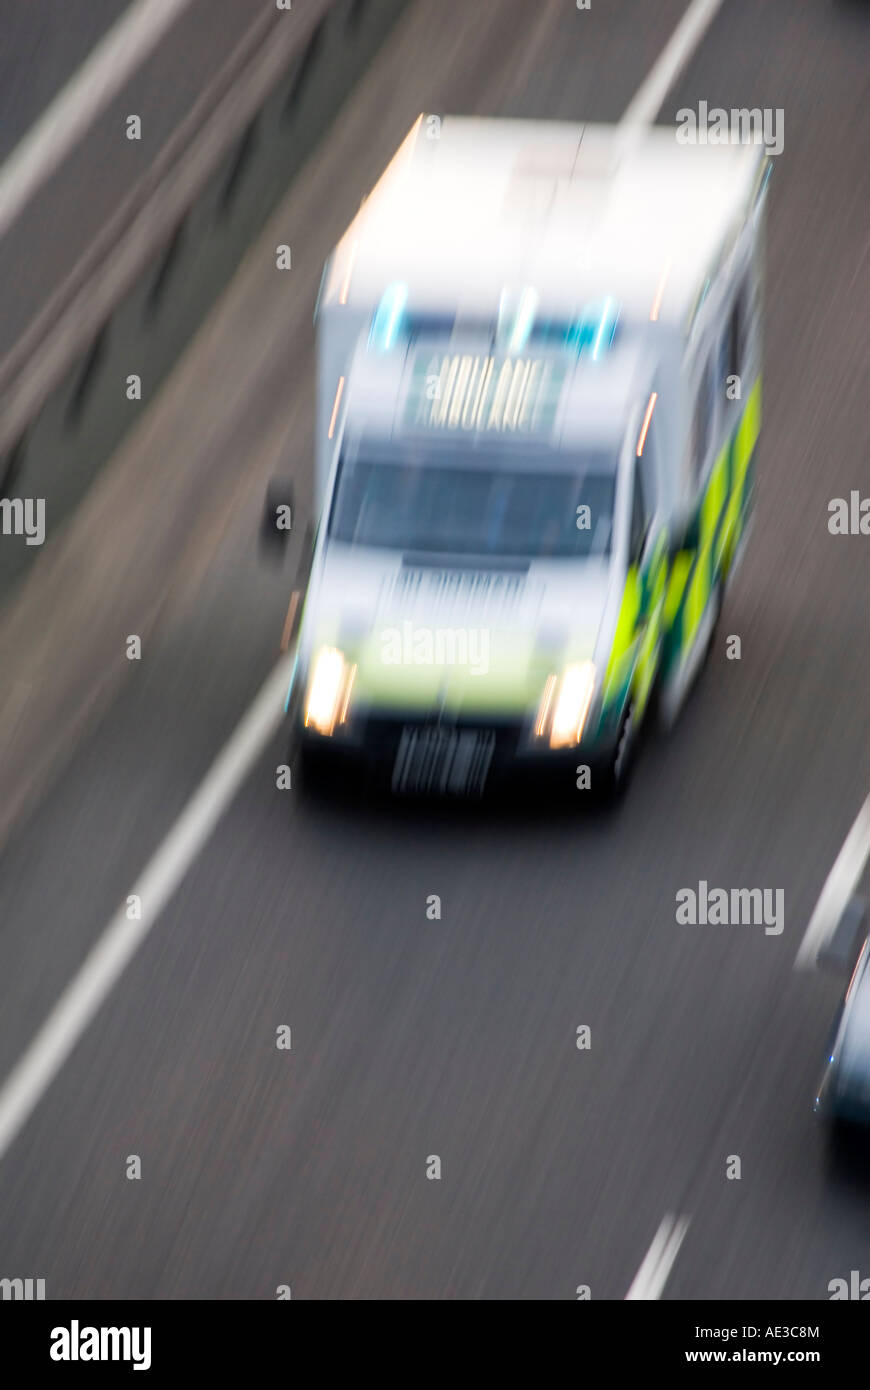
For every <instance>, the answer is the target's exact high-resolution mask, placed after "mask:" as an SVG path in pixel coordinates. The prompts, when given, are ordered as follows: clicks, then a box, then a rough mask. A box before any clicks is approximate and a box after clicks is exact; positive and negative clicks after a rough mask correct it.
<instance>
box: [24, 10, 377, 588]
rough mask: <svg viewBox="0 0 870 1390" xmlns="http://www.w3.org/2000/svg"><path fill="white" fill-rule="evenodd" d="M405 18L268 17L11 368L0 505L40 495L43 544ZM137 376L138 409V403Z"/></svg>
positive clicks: (272, 13)
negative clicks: (132, 392)
mask: <svg viewBox="0 0 870 1390" xmlns="http://www.w3.org/2000/svg"><path fill="white" fill-rule="evenodd" d="M403 8H404V0H298V3H297V4H294V5H293V8H292V11H287V10H279V9H278V8H277V6H275V8H274V9H273V8H270V7H266V6H264V7H263V9H262V13H261V15H260V16H259V17H258V19H257V21H256V22H255V23H254V24H253V25H252V26H251V29H250V30H249V31H248V33H247V34H246V35H245V38H244V40H243V42H242V43H241V44H240V45H239V47H238V48H237V49H236V51H235V52H234V53H233V54H232V55H231V56H230V58H229V59H228V60H227V62H226V63H225V64H224V66H223V68H222V69H221V70H220V71H219V72H218V74H217V75H216V76H215V79H214V80H213V81H212V82H211V83H210V84H209V86H208V88H207V89H206V90H205V91H203V93H202V95H201V97H200V98H199V99H198V100H197V102H196V104H195V106H194V107H193V109H192V110H191V112H190V114H189V116H188V117H187V118H186V119H185V120H184V121H183V122H181V123H180V125H179V127H178V128H177V130H176V131H175V132H174V134H173V136H172V137H171V139H170V140H169V141H168V142H167V144H166V146H165V147H164V149H163V150H162V151H161V153H160V154H159V155H158V157H157V158H156V159H155V161H154V163H153V165H152V166H151V168H150V170H149V171H148V174H147V175H146V176H145V178H143V180H142V181H141V183H140V184H139V185H138V186H137V187H136V189H135V190H134V191H133V192H132V193H131V194H130V195H129V197H128V198H127V199H125V200H124V202H123V203H122V204H121V206H120V207H119V208H118V209H117V212H116V213H115V215H114V216H113V218H112V219H111V221H110V222H108V223H107V224H106V225H105V226H104V227H103V229H102V231H101V234H100V236H99V238H97V239H96V241H95V242H94V244H93V245H92V246H91V247H90V248H89V251H88V253H87V254H86V255H85V256H84V257H83V258H82V259H81V260H80V261H79V263H78V264H77V265H76V266H75V267H74V268H73V270H72V271H71V272H70V275H69V276H68V278H67V279H66V281H65V282H64V283H63V284H62V285H61V286H60V288H59V289H58V290H57V292H56V293H55V294H54V295H53V296H52V297H51V298H50V300H49V302H48V303H47V304H46V305H45V306H44V308H43V309H42V311H41V312H40V314H39V316H38V317H37V318H36V319H35V320H34V322H33V323H32V324H31V325H30V327H29V328H28V330H27V332H26V333H25V334H24V335H23V337H22V338H21V340H20V341H19V342H18V343H17V344H16V346H15V348H14V350H13V351H12V352H11V353H10V354H8V356H7V357H6V358H5V359H4V361H3V363H2V366H0V498H29V499H37V498H41V499H44V500H45V523H46V533H47V535H50V534H51V533H52V531H54V530H55V529H56V527H57V526H58V525H59V524H60V523H61V522H62V521H63V520H64V518H65V517H67V516H69V515H70V513H71V512H72V511H73V510H74V508H75V506H76V504H77V502H78V501H79V500H80V499H81V497H82V496H83V495H84V494H85V492H86V491H87V489H88V487H89V486H90V484H91V482H92V481H93V479H94V477H95V475H96V474H97V472H98V470H99V469H100V467H101V465H102V464H103V463H104V462H105V461H106V460H107V459H108V458H109V457H110V455H111V454H112V452H113V451H114V449H115V448H116V446H117V444H118V442H119V441H120V439H121V438H122V436H123V435H124V434H125V433H126V431H127V430H128V429H129V428H130V427H131V425H133V424H134V423H135V422H136V420H137V419H138V417H139V415H140V413H141V412H142V411H143V410H144V409H146V408H147V406H148V404H149V402H150V401H152V400H153V399H154V396H155V394H156V391H157V389H158V387H159V385H160V383H161V381H162V380H163V379H164V378H165V377H166V375H167V373H168V372H169V370H170V369H171V367H172V365H173V363H174V362H175V361H176V359H177V358H178V356H179V354H180V352H181V351H182V349H183V348H184V346H185V345H186V343H187V342H188V341H189V339H190V338H191V336H192V334H193V333H194V331H195V330H196V329H197V327H198V326H199V325H200V323H201V322H202V320H203V318H204V317H205V315H206V313H207V311H208V309H209V308H210V307H211V305H212V303H213V302H214V300H215V298H216V297H217V296H218V295H219V294H220V292H221V290H222V289H223V288H224V287H225V285H226V284H227V283H228V281H229V280H230V278H231V276H232V274H233V272H234V270H235V268H236V266H237V265H238V263H239V261H240V260H241V258H242V256H243V254H244V252H245V250H246V249H247V247H248V246H249V244H250V243H251V241H252V240H253V239H254V238H255V236H256V235H257V233H258V232H259V231H260V229H261V228H262V226H263V225H264V223H265V222H266V219H267V218H268V216H269V214H270V212H271V211H272V210H273V208H274V207H275V206H276V205H277V203H278V201H279V199H280V197H281V195H282V194H283V193H284V192H285V191H286V188H287V186H288V184H289V183H290V181H291V180H292V179H293V177H294V175H295V174H296V173H297V171H298V170H299V168H300V167H301V165H302V164H303V162H304V161H305V160H306V159H307V158H308V156H309V155H310V154H311V153H312V151H313V149H314V147H315V145H316V143H317V141H318V139H319V138H320V136H321V135H322V134H323V132H324V131H325V130H326V128H327V127H328V125H329V123H330V122H331V120H332V118H333V117H334V116H335V114H336V113H337V111H338V109H339V107H340V106H341V104H342V102H343V101H344V99H345V97H346V96H347V94H348V92H349V90H350V88H351V87H352V86H353V84H354V82H355V81H356V80H357V79H358V78H359V77H360V76H361V74H362V73H363V71H364V70H365V68H366V66H367V65H368V63H369V61H370V60H371V58H372V56H373V55H374V53H375V52H376V51H377V49H378V47H379V45H380V44H381V42H382V41H383V39H384V38H385V36H386V34H387V33H388V31H389V29H390V28H391V27H392V24H393V22H394V21H395V20H396V19H397V18H398V16H399V14H400V13H401V11H402V9H403ZM291 255H292V246H291ZM131 374H135V375H137V376H138V377H139V378H140V380H141V383H142V394H141V399H140V400H135V399H134V400H131V399H128V394H127V387H126V382H127V378H128V377H129V376H130V375H131ZM4 539H5V537H4ZM39 553H40V552H39V547H38V546H32V545H27V544H25V543H24V541H23V539H22V538H21V537H17V538H16V540H15V542H14V543H12V544H4V545H2V546H0V601H3V600H5V599H7V598H8V596H9V594H10V590H11V589H12V587H13V585H14V584H15V583H16V581H18V580H20V579H21V577H22V576H23V575H24V573H25V571H26V570H27V568H28V566H29V564H30V563H32V561H33V559H34V558H35V556H37V555H38V554H39Z"/></svg>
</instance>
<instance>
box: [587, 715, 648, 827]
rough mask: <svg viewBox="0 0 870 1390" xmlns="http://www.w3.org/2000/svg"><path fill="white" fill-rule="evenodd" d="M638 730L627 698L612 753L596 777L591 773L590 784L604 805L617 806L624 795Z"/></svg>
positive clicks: (629, 778)
mask: <svg viewBox="0 0 870 1390" xmlns="http://www.w3.org/2000/svg"><path fill="white" fill-rule="evenodd" d="M639 732H640V729H639V725H638V720H637V718H636V717H635V712H634V702H633V701H632V700H631V699H629V700H627V701H626V706H625V709H624V710H623V712H622V718H621V720H620V721H619V733H618V734H617V738H616V746H615V747H614V750H613V755H612V757H611V759H610V761H609V762H607V763H605V764H604V766H603V767H602V768H601V769H600V771H599V772H598V775H597V777H595V776H594V774H593V783H592V785H593V787H597V790H598V794H599V797H600V800H601V802H602V804H603V805H604V806H617V805H618V804H619V803H620V802H621V801H622V798H623V796H624V795H625V792H626V790H627V788H628V784H629V782H630V781H631V774H632V772H633V770H634V762H635V755H636V753H637V741H638V734H639Z"/></svg>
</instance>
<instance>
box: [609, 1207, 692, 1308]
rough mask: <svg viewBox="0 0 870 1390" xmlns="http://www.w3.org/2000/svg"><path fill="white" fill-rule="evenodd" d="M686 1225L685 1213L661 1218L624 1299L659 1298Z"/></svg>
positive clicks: (686, 1217) (635, 1300)
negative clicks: (660, 1222)
mask: <svg viewBox="0 0 870 1390" xmlns="http://www.w3.org/2000/svg"><path fill="white" fill-rule="evenodd" d="M688 1229H689V1218H688V1216H679V1217H675V1216H666V1217H665V1218H664V1220H663V1221H662V1224H661V1225H660V1226H659V1228H658V1230H657V1231H656V1234H655V1238H654V1240H653V1243H652V1245H651V1246H650V1248H649V1250H648V1251H647V1254H646V1257H645V1259H644V1262H643V1264H642V1265H641V1267H640V1269H639V1270H638V1271H637V1274H636V1275H635V1276H634V1279H633V1281H632V1285H631V1288H630V1289H629V1291H628V1293H627V1294H626V1295H625V1299H624V1300H623V1301H624V1302H628V1301H629V1300H631V1301H634V1302H637V1301H640V1300H646V1301H653V1300H655V1299H657V1298H661V1296H662V1293H663V1291H664V1287H665V1284H666V1283H667V1282H668V1275H669V1274H670V1272H671V1269H672V1268H673V1263H674V1260H675V1259H676V1258H677V1254H678V1252H679V1249H680V1246H681V1245H682V1243H683V1238H684V1236H685V1234H686V1231H687V1230H688Z"/></svg>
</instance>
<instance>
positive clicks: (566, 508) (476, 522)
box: [329, 441, 616, 559]
mask: <svg viewBox="0 0 870 1390" xmlns="http://www.w3.org/2000/svg"><path fill="white" fill-rule="evenodd" d="M556 462H557V464H558V466H555V465H556ZM339 469H340V471H339V476H338V479H337V483H336V488H335V493H334V500H333V506H332V511H331V516H330V522H329V535H330V537H331V538H332V539H333V540H336V541H342V542H344V543H345V544H348V545H363V546H377V547H383V548H388V549H390V550H403V551H404V550H413V551H422V552H432V553H438V554H456V555H468V556H505V557H508V556H514V557H522V558H528V559H533V558H538V559H584V558H591V557H603V556H607V555H609V554H610V546H611V534H612V528H613V506H614V495H615V487H616V457H615V453H613V454H611V453H610V452H605V451H604V450H602V451H601V452H594V451H593V452H586V453H583V454H580V455H577V456H575V457H573V458H572V457H569V456H566V455H561V454H560V455H559V456H558V460H556V456H555V455H554V452H553V450H552V449H546V448H543V447H540V448H538V447H535V448H525V449H524V450H523V455H522V460H521V461H519V460H517V462H516V463H512V465H511V466H510V467H505V466H504V457H503V455H502V458H501V459H499V456H498V454H497V453H496V451H495V450H493V449H492V448H487V449H486V450H482V449H479V448H478V449H474V448H467V449H463V448H455V447H453V448H449V449H442V450H441V452H440V456H439V454H438V453H436V451H435V450H433V449H432V447H431V446H430V447H428V448H426V449H423V448H422V447H419V448H415V446H414V445H411V446H410V447H409V445H408V442H407V441H405V444H404V447H403V448H402V451H401V454H400V453H399V451H398V449H394V448H390V447H383V448H379V449H378V450H377V453H375V452H374V451H373V450H371V448H370V447H368V446H365V445H364V446H363V447H361V448H360V449H358V450H353V451H347V452H346V453H345V454H344V455H343V456H342V458H341V460H340V464H339Z"/></svg>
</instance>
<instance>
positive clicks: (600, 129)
mask: <svg viewBox="0 0 870 1390" xmlns="http://www.w3.org/2000/svg"><path fill="white" fill-rule="evenodd" d="M431 120H432V118H427V117H425V116H421V117H420V118H419V120H418V121H417V123H416V124H415V126H414V127H413V128H412V130H411V131H410V132H409V135H408V136H407V138H406V140H405V141H404V142H403V144H402V146H401V147H400V149H399V150H398V151H397V153H396V155H395V157H394V158H393V160H392V161H391V163H390V165H389V166H388V168H387V169H386V170H385V172H384V174H383V175H382V177H381V179H380V180H379V181H378V183H377V184H376V185H375V188H374V189H373V191H372V193H371V194H370V195H369V197H368V198H367V199H366V200H365V202H364V203H363V205H362V207H361V209H360V211H359V213H358V215H357V217H356V218H355V219H354V221H353V223H352V224H351V226H350V228H349V229H348V231H347V233H346V234H345V236H344V237H343V238H342V241H341V242H340V243H339V246H338V247H337V248H336V251H335V253H334V256H333V259H332V263H331V266H330V269H329V273H328V276H327V279H326V281H325V283H324V294H323V300H322V305H321V307H324V308H325V307H328V306H331V305H333V304H342V305H343V304H347V305H348V306H349V307H350V308H351V309H353V308H356V309H357V310H360V309H363V310H364V309H366V308H368V307H369V306H371V307H372V308H374V307H375V306H376V305H377V303H378V301H379V299H380V296H381V295H382V294H383V292H384V291H385V289H387V287H388V286H390V285H392V284H396V283H401V284H403V285H406V286H407V293H408V299H407V304H408V309H409V310H410V311H411V312H412V313H413V312H414V311H420V312H437V311H444V310H445V309H446V308H450V309H452V310H453V311H454V312H456V313H459V314H465V313H467V314H469V315H472V316H474V315H484V316H486V317H487V318H489V317H491V316H492V315H494V314H495V313H496V312H497V308H498V302H499V297H500V295H501V293H502V291H503V290H505V289H506V288H507V289H509V290H512V291H516V290H518V289H520V288H522V287H524V286H531V287H532V288H533V289H534V291H535V292H536V293H537V295H538V297H539V304H540V309H541V311H542V312H554V311H555V312H560V313H561V312H568V313H570V311H571V310H572V309H579V308H580V307H581V306H582V305H583V303H584V302H589V301H590V300H594V299H596V298H601V297H602V296H605V295H610V296H614V297H615V298H616V300H617V301H618V302H619V305H620V309H621V312H623V313H626V314H628V315H629V316H631V317H642V318H649V316H650V312H651V309H652V305H653V303H654V301H655V300H656V298H657V297H659V296H660V300H661V302H660V308H659V317H660V318H661V319H663V320H670V321H672V322H677V323H679V324H681V325H682V323H683V322H684V319H685V315H686V313H687V312H688V311H689V310H690V309H691V307H692V304H693V303H694V300H695V297H696V295H697V292H698V289H699V287H700V284H701V283H702V282H703V279H704V277H705V276H706V275H709V274H711V272H712V270H713V269H714V267H715V265H716V263H717V261H718V258H719V256H720V255H721V254H722V252H723V250H724V249H725V248H727V246H728V245H729V242H730V238H731V237H733V235H734V234H735V233H736V232H737V231H738V230H739V228H740V226H741V225H742V223H743V220H744V218H745V216H746V213H747V211H748V209H749V206H750V204H751V199H752V196H753V194H754V191H755V190H756V188H757V186H758V181H759V175H760V171H761V167H762V164H763V158H764V151H763V148H762V147H761V146H759V145H751V144H750V145H740V144H733V145H682V144H678V143H677V139H676V134H675V131H674V130H673V129H671V128H664V127H652V128H649V129H646V130H643V131H641V132H640V133H638V134H635V135H634V136H633V137H632V138H630V139H626V135H625V132H623V131H622V130H621V129H620V128H618V127H615V126H596V125H586V126H583V125H581V124H569V123H563V122H550V121H517V120H489V119H486V120H484V119H476V118H460V117H445V118H444V119H442V120H441V123H440V130H439V132H438V138H437V139H433V138H429V136H428V132H429V122H430V121H431Z"/></svg>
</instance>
